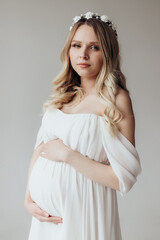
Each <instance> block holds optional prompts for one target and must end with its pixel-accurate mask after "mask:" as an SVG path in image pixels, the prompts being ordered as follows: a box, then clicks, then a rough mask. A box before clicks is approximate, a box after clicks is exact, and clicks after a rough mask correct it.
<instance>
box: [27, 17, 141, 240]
mask: <svg viewBox="0 0 160 240" xmlns="http://www.w3.org/2000/svg"><path fill="white" fill-rule="evenodd" d="M73 20H74V21H73V24H72V26H71V27H70V32H69V34H68V38H67V40H66V43H65V45H64V48H63V50H62V53H61V59H62V62H63V70H62V71H61V73H60V74H59V75H58V76H57V77H56V79H55V80H54V81H53V84H54V85H53V92H52V95H51V97H50V99H49V100H48V101H46V102H45V103H44V114H43V117H42V123H41V126H40V129H39V132H38V135H37V141H36V144H35V148H34V152H33V156H32V159H31V162H30V167H29V174H28V182H27V188H26V194H25V201H24V205H25V207H26V209H27V210H28V211H29V212H30V213H31V215H32V224H31V228H30V233H29V240H121V239H122V237H121V230H120V222H119V213H118V205H117V195H116V194H117V191H118V192H119V193H120V194H121V195H122V196H124V195H125V194H127V193H128V192H129V191H130V189H131V188H132V186H133V185H134V183H135V182H136V180H137V176H138V175H139V174H140V172H141V165H140V159H139V156H138V153H137V150H136V147H135V136H134V135H135V119H134V112H133V109H132V102H131V98H130V96H129V91H128V89H127V87H126V79H125V76H124V75H123V73H122V72H121V69H120V56H119V44H118V39H117V38H118V37H117V31H116V28H115V26H114V24H113V23H112V22H111V21H110V20H109V19H108V17H107V16H105V15H103V16H99V15H98V14H94V13H91V12H88V13H86V14H81V15H80V16H76V17H75V18H74V19H73Z"/></svg>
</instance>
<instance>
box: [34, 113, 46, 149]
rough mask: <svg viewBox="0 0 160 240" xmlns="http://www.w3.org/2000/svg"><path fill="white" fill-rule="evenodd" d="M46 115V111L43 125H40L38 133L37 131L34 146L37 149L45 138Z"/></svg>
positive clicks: (42, 121)
mask: <svg viewBox="0 0 160 240" xmlns="http://www.w3.org/2000/svg"><path fill="white" fill-rule="evenodd" d="M45 115H46V113H44V115H43V117H42V120H41V125H40V128H39V130H38V133H37V137H36V143H35V146H34V148H33V150H35V149H36V148H37V147H38V145H39V144H40V143H41V142H42V141H43V139H44V118H45Z"/></svg>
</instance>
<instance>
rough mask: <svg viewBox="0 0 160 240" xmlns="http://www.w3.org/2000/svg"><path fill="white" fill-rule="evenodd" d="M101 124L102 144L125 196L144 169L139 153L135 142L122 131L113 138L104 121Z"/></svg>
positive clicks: (121, 191) (121, 192)
mask: <svg viewBox="0 0 160 240" xmlns="http://www.w3.org/2000/svg"><path fill="white" fill-rule="evenodd" d="M101 126H102V127H101V130H102V131H101V134H102V144H103V147H104V150H105V152H106V154H107V157H108V160H109V162H110V165H111V166H112V168H113V171H114V172H115V174H116V175H117V177H118V179H119V188H120V194H121V196H124V195H125V194H126V193H128V192H129V190H130V189H131V188H132V186H133V185H134V184H135V182H136V181H137V176H138V175H139V174H140V173H141V171H142V169H141V164H140V159H139V155H138V152H137V150H136V148H135V147H134V146H133V144H132V143H131V142H130V141H129V140H128V139H127V138H126V137H125V136H124V135H122V134H121V132H118V135H117V137H115V138H113V137H112V136H111V135H110V134H109V133H108V132H107V129H106V126H105V122H104V121H103V122H102V124H101Z"/></svg>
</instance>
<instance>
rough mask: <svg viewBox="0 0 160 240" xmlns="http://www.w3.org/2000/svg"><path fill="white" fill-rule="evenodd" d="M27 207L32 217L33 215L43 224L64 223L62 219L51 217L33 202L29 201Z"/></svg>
mask: <svg viewBox="0 0 160 240" xmlns="http://www.w3.org/2000/svg"><path fill="white" fill-rule="evenodd" d="M25 207H26V209H27V210H28V211H29V212H30V213H31V215H33V216H34V217H35V218H37V219H38V220H39V221H41V222H53V223H54V224H58V223H63V221H62V218H61V217H57V216H50V215H49V214H48V213H47V212H46V211H44V210H42V209H41V208H40V207H39V206H38V205H37V204H36V203H35V202H33V201H28V202H27V203H25Z"/></svg>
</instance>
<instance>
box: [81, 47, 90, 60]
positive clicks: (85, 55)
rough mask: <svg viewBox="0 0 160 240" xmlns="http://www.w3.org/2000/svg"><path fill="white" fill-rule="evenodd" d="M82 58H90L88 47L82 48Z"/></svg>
mask: <svg viewBox="0 0 160 240" xmlns="http://www.w3.org/2000/svg"><path fill="white" fill-rule="evenodd" d="M80 58H83V59H88V58H89V55H88V52H87V49H86V48H81V51H80Z"/></svg>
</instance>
